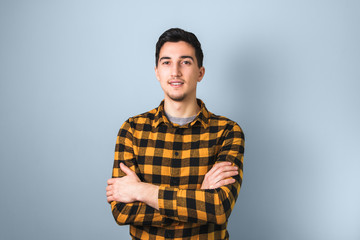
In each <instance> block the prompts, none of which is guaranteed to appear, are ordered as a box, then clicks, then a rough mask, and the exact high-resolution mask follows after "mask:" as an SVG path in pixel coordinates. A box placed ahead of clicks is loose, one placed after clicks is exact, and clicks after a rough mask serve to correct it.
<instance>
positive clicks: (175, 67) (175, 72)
mask: <svg viewBox="0 0 360 240" xmlns="http://www.w3.org/2000/svg"><path fill="white" fill-rule="evenodd" d="M180 76H181V71H180V64H173V66H172V68H171V77H180Z"/></svg>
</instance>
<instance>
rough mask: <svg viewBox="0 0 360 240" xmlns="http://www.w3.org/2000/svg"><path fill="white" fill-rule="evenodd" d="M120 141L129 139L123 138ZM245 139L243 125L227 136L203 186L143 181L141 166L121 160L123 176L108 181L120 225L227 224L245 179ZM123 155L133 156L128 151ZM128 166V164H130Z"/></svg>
mask: <svg viewBox="0 0 360 240" xmlns="http://www.w3.org/2000/svg"><path fill="white" fill-rule="evenodd" d="M118 141H124V144H125V141H126V140H123V139H121V138H120V139H119V137H118ZM243 149H244V140H243V134H242V132H241V129H240V127H239V126H237V125H234V126H233V128H232V130H231V131H229V133H228V134H227V135H226V136H225V139H224V141H223V144H222V146H221V149H220V152H219V154H218V158H217V163H216V164H214V165H213V167H212V168H211V169H210V171H209V172H207V173H206V175H205V177H204V180H203V182H202V185H201V188H200V189H179V188H175V187H167V186H163V185H159V186H158V185H153V184H150V183H146V182H142V181H141V180H140V179H139V177H138V175H139V173H140V172H139V169H138V167H137V166H136V165H134V164H132V161H127V160H130V159H129V158H128V159H119V160H120V161H121V162H120V164H119V168H120V169H119V170H121V171H119V173H120V174H119V177H117V176H115V177H114V178H111V179H109V180H108V186H107V188H106V196H107V201H108V202H109V203H111V207H112V212H113V215H114V217H115V219H116V221H117V223H118V224H130V223H131V224H134V225H152V226H165V225H169V224H177V223H178V222H192V223H198V224H206V223H209V222H211V223H215V224H224V223H225V222H226V221H227V219H228V217H229V215H230V213H231V210H232V208H233V206H234V204H235V201H236V198H237V195H238V193H239V190H240V185H241V181H242V161H243ZM123 156H128V157H133V156H129V154H124V155H123ZM124 163H125V164H126V165H128V166H126V165H125V164H124Z"/></svg>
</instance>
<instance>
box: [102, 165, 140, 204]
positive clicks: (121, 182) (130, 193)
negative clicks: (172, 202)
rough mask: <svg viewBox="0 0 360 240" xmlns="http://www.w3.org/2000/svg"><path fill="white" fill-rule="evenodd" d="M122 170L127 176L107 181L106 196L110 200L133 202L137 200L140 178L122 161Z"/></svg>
mask: <svg viewBox="0 0 360 240" xmlns="http://www.w3.org/2000/svg"><path fill="white" fill-rule="evenodd" d="M120 168H121V170H122V171H123V172H124V173H125V174H126V176H124V177H121V178H111V179H109V180H108V181H107V184H108V186H107V187H106V197H107V201H108V202H112V201H118V202H123V203H131V202H134V201H136V195H135V194H136V188H137V187H138V185H139V183H141V181H140V179H139V178H138V176H137V175H136V173H135V172H133V171H132V170H131V169H130V168H128V167H127V166H125V165H124V164H123V163H120Z"/></svg>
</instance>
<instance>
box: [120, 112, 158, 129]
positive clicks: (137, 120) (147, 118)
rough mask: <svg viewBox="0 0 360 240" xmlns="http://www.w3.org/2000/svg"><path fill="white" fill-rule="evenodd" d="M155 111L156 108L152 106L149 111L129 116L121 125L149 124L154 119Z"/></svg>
mask: <svg viewBox="0 0 360 240" xmlns="http://www.w3.org/2000/svg"><path fill="white" fill-rule="evenodd" d="M156 113H157V108H154V109H152V110H150V111H147V112H144V113H141V114H138V115H135V116H132V117H129V118H128V119H127V120H126V121H125V122H124V124H123V126H124V125H130V126H131V127H132V128H133V127H134V126H135V125H138V124H141V125H143V124H150V125H151V124H152V123H153V121H154V119H155V115H156Z"/></svg>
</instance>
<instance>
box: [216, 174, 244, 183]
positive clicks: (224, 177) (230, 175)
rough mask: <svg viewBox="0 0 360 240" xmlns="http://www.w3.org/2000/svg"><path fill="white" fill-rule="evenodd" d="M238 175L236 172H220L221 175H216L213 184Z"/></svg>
mask: <svg viewBox="0 0 360 240" xmlns="http://www.w3.org/2000/svg"><path fill="white" fill-rule="evenodd" d="M238 174H239V173H238V171H228V172H222V173H220V174H219V175H217V176H216V177H215V178H214V180H213V182H214V183H217V182H219V181H221V180H224V179H227V178H229V177H233V176H236V175H238Z"/></svg>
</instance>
